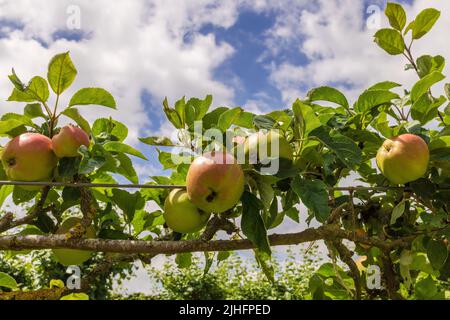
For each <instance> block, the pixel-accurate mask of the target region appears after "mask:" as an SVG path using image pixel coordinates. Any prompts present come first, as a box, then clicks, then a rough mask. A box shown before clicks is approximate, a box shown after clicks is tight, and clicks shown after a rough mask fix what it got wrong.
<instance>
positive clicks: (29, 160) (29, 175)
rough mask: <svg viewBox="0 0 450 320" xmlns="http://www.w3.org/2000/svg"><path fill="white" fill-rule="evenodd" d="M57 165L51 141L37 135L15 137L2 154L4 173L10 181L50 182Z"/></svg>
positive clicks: (25, 134) (30, 188)
mask: <svg viewBox="0 0 450 320" xmlns="http://www.w3.org/2000/svg"><path fill="white" fill-rule="evenodd" d="M57 163H58V159H57V157H56V156H55V154H54V152H53V147H52V140H51V139H50V138H48V137H46V136H44V135H42V134H39V133H23V134H21V135H20V136H17V137H15V138H14V139H12V140H11V141H9V142H8V144H7V145H6V147H5V149H4V150H3V153H2V164H3V167H4V168H5V173H6V175H7V177H8V179H10V180H12V181H50V180H51V179H52V176H53V170H54V169H55V167H56V165H57ZM23 188H24V189H27V190H36V189H40V187H38V188H36V187H23Z"/></svg>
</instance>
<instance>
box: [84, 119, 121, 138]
mask: <svg viewBox="0 0 450 320" xmlns="http://www.w3.org/2000/svg"><path fill="white" fill-rule="evenodd" d="M92 133H93V135H94V136H96V137H98V136H101V135H102V134H104V133H105V134H107V135H111V136H112V137H115V139H112V137H109V139H110V140H116V139H117V140H118V141H120V142H122V141H124V140H125V138H126V137H127V136H128V128H127V126H126V125H124V124H123V123H121V122H119V121H116V120H113V119H111V118H109V119H107V118H100V119H97V120H95V121H94V124H93V125H92Z"/></svg>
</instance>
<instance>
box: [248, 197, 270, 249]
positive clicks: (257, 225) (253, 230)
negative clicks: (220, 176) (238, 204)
mask: <svg viewBox="0 0 450 320" xmlns="http://www.w3.org/2000/svg"><path fill="white" fill-rule="evenodd" d="M242 207H243V209H242V219H241V229H242V232H243V233H244V235H245V236H246V237H247V239H249V240H250V241H251V242H252V243H253V244H254V245H255V246H256V247H257V248H258V249H259V250H260V251H261V252H264V253H266V254H269V255H270V254H271V249H270V245H269V239H268V238H267V229H266V226H265V225H264V221H263V219H262V217H261V214H260V212H261V210H262V209H263V204H262V203H261V201H260V200H259V199H258V198H257V197H255V196H254V195H253V194H251V193H250V192H247V191H245V192H244V194H243V196H242Z"/></svg>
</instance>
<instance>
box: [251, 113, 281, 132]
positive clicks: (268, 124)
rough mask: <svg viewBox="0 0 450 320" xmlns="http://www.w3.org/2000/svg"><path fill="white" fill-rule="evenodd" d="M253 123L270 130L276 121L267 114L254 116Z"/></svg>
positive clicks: (257, 126)
mask: <svg viewBox="0 0 450 320" xmlns="http://www.w3.org/2000/svg"><path fill="white" fill-rule="evenodd" d="M253 124H254V125H255V127H256V128H258V129H266V130H270V129H272V128H273V127H274V126H275V124H276V122H275V120H273V119H272V118H270V117H268V116H255V117H254V118H253Z"/></svg>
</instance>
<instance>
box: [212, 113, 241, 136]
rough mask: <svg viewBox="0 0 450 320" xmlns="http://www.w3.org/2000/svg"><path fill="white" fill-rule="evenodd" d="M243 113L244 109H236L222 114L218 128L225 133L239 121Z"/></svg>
mask: <svg viewBox="0 0 450 320" xmlns="http://www.w3.org/2000/svg"><path fill="white" fill-rule="evenodd" d="M242 112H243V110H242V108H240V107H237V108H234V109H230V110H227V111H225V112H224V113H222V114H221V115H220V117H219V121H218V123H217V127H218V128H219V129H220V130H221V131H222V132H225V131H227V130H228V128H230V127H231V126H232V125H233V123H234V122H235V121H236V119H238V117H239V116H240V114H241V113H242Z"/></svg>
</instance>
